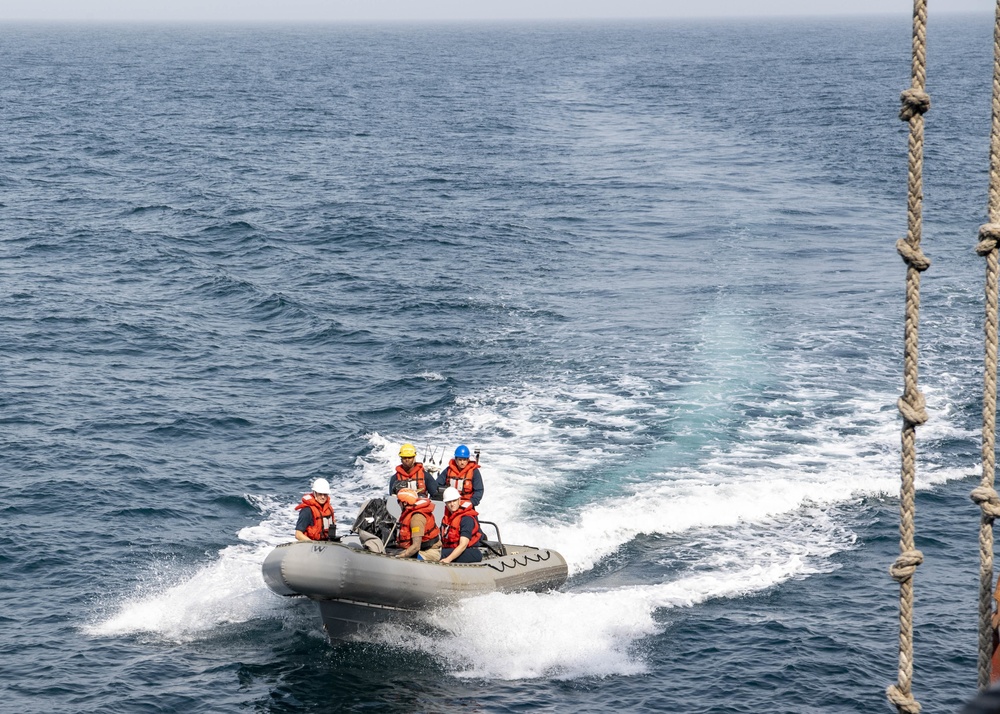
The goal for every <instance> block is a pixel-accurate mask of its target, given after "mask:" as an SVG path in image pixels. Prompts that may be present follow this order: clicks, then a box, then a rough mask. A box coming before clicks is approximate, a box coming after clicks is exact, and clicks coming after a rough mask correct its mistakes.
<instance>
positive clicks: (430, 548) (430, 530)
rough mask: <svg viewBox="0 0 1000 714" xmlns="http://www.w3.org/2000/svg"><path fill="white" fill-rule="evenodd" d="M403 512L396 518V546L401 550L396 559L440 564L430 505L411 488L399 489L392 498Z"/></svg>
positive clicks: (439, 548)
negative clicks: (397, 500) (397, 531)
mask: <svg viewBox="0 0 1000 714" xmlns="http://www.w3.org/2000/svg"><path fill="white" fill-rule="evenodd" d="M396 498H397V499H399V505H400V507H401V508H402V509H403V512H402V513H401V514H400V516H399V536H398V537H397V539H396V545H398V546H399V547H400V548H402V549H403V552H402V553H400V554H399V555H397V556H396V557H397V558H412V557H414V556H415V555H417V554H418V553H419V554H420V559H421V560H427V561H430V562H432V563H436V562H437V561H439V560H441V538H440V537H439V535H438V534H439V529H438V527H437V523H435V522H434V502H433V501H432V500H430V499H429V498H420V497H419V496H418V495H417V492H416V491H414V490H413V489H411V488H401V489H399V493H397V494H396Z"/></svg>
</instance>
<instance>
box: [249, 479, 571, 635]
mask: <svg viewBox="0 0 1000 714" xmlns="http://www.w3.org/2000/svg"><path fill="white" fill-rule="evenodd" d="M438 507H439V508H442V509H443V504H438ZM398 514H399V508H398V506H397V505H396V503H395V499H389V502H388V503H387V502H386V500H384V499H373V500H371V501H368V503H366V504H365V506H364V508H363V509H362V511H361V514H360V515H359V516H358V518H357V520H356V521H355V524H354V527H353V528H352V531H351V533H352V535H350V536H346V537H344V538H343V539H341V540H340V541H339V542H331V541H308V542H298V541H296V542H294V543H286V544H284V545H279V546H278V547H276V548H275V549H274V550H273V551H271V553H270V554H268V556H267V558H266V559H265V560H264V565H263V576H264V582H265V583H266V584H267V587H268V588H270V589H271V590H272V591H273V592H275V593H277V594H279V595H286V596H295V595H304V596H305V597H308V598H310V599H312V600H315V601H316V602H317V603H318V604H319V609H320V614H321V615H322V618H323V626H324V628H325V629H326V631H327V633H328V634H329V636H330V638H331V639H333V640H338V639H347V638H349V637H351V636H352V635H354V634H356V633H358V632H359V631H362V630H364V629H365V628H367V627H370V626H372V625H376V624H379V623H381V622H387V621H394V620H405V619H407V618H408V617H410V616H412V615H413V613H414V612H416V611H420V610H425V609H428V608H432V607H435V606H438V605H442V604H445V603H448V602H453V601H455V600H458V599H460V598H463V597H470V596H473V595H484V594H487V593H492V592H521V591H535V592H542V591H545V590H551V589H553V588H558V587H560V586H561V585H562V584H563V583H565V582H566V577H567V575H568V569H567V567H566V560H565V559H564V558H563V557H562V556H561V555H560V554H559V553H557V552H556V551H554V550H547V549H544V548H535V547H532V546H523V545H504V544H503V543H502V542H501V541H500V534H499V530H498V529H496V526H495V525H494V524H491V523H489V522H487V521H480V525H481V526H484V525H491V526H493V528H494V529H496V530H497V532H496V536H497V538H496V540H492V541H490V540H487V541H485V543H484V545H483V546H482V547H481V551H482V554H483V560H482V562H480V563H431V562H427V561H422V560H417V559H415V558H406V559H400V558H396V557H394V553H398V552H400V551H399V550H398V549H394V548H391V547H387V545H388V544H390V543H392V542H394V540H395V532H396V527H398V524H397V521H396V517H397V516H398Z"/></svg>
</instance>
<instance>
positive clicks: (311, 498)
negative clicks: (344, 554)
mask: <svg viewBox="0 0 1000 714" xmlns="http://www.w3.org/2000/svg"><path fill="white" fill-rule="evenodd" d="M295 510H296V511H298V512H299V520H298V522H296V524H295V540H337V521H336V519H334V517H333V506H331V505H330V484H329V482H328V481H327V480H326V479H325V478H318V479H316V480H315V481H313V484H312V493H307V494H306V495H304V496H303V497H302V503H300V504H299V505H297V506H296V507H295Z"/></svg>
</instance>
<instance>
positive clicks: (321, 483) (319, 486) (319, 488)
mask: <svg viewBox="0 0 1000 714" xmlns="http://www.w3.org/2000/svg"><path fill="white" fill-rule="evenodd" d="M312 489H313V493H323V494H326V495H327V496H329V495H330V482H329V481H327V480H326V479H325V478H318V479H316V480H315V481H313V485H312Z"/></svg>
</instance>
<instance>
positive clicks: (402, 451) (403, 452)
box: [399, 444, 417, 459]
mask: <svg viewBox="0 0 1000 714" xmlns="http://www.w3.org/2000/svg"><path fill="white" fill-rule="evenodd" d="M399 455H400V456H402V457H403V458H404V459H405V458H409V457H411V456H416V455H417V447H415V446H414V445H413V444H403V445H402V446H400V447H399Z"/></svg>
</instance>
